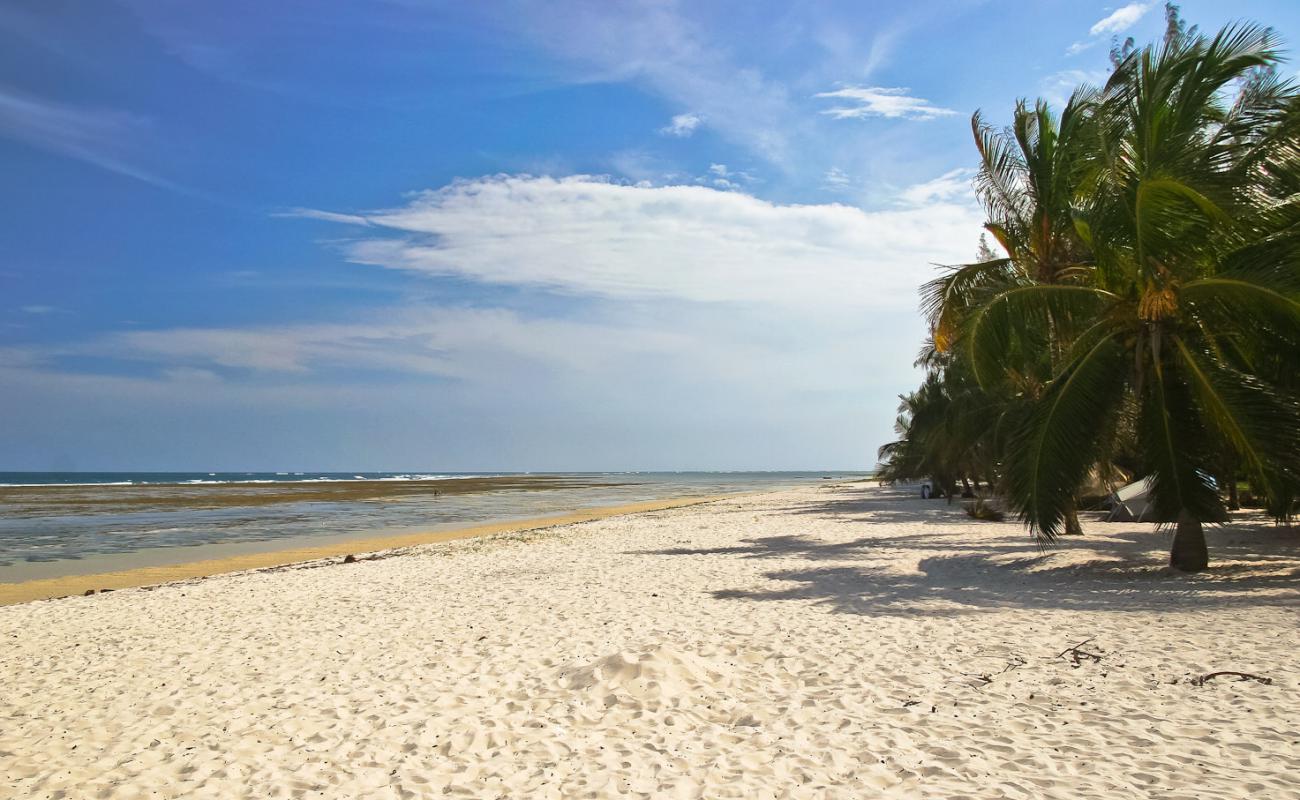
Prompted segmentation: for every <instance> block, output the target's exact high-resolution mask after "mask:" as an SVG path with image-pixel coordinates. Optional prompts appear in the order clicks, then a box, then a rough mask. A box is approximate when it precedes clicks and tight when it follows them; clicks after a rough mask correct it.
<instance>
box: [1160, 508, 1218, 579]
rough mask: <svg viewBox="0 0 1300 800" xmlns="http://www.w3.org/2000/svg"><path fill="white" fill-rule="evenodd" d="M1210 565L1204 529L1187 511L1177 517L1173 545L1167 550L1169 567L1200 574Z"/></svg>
mask: <svg viewBox="0 0 1300 800" xmlns="http://www.w3.org/2000/svg"><path fill="white" fill-rule="evenodd" d="M1209 565H1210V552H1209V548H1208V547H1206V544H1205V527H1204V525H1202V523H1201V521H1200V520H1199V519H1197V518H1196V517H1195V516H1193V515H1191V514H1190V513H1188V512H1187V511H1183V512H1182V513H1181V514H1179V516H1178V524H1177V526H1176V527H1175V528H1174V544H1173V547H1172V548H1170V550H1169V566H1171V567H1173V568H1174V569H1178V570H1182V571H1183V572H1200V571H1201V570H1203V569H1205V568H1206V567H1208V566H1209Z"/></svg>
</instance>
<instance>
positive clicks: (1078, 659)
mask: <svg viewBox="0 0 1300 800" xmlns="http://www.w3.org/2000/svg"><path fill="white" fill-rule="evenodd" d="M1091 641H1092V637H1088V638H1087V639H1084V640H1083V641H1082V642H1079V643H1078V644H1076V645H1071V646H1070V647H1067V648H1065V649H1064V650H1062V651H1061V652H1059V653H1057V654H1056V657H1057V658H1065V655H1066V653H1069V654H1070V658H1071V659H1072V660H1073V661H1074V663H1073V664H1072V665H1071V666H1074V667H1078V666H1079V665H1080V664H1082V663H1083V659H1085V658H1090V659H1092V661H1093V663H1094V664H1095V663H1097V662H1098V661H1101V654H1100V653H1090V652H1088V651H1087V650H1083V649H1081V648H1082V647H1083V646H1084V645H1085V644H1087V643H1088V642H1091Z"/></svg>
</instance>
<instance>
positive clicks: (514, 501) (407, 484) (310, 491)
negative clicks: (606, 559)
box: [0, 471, 869, 583]
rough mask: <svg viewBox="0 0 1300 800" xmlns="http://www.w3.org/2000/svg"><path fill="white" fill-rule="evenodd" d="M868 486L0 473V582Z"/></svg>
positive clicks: (526, 476)
mask: <svg viewBox="0 0 1300 800" xmlns="http://www.w3.org/2000/svg"><path fill="white" fill-rule="evenodd" d="M867 477H869V473H855V472H626V473H622V472H620V473H609V472H600V473H544V474H543V473H446V472H434V471H430V472H419V471H412V472H0V583H10V582H16V581H22V580H32V579H36V578H50V577H59V576H63V575H77V574H88V573H92V572H101V571H108V570H114V569H127V568H131V567H134V566H146V565H157V564H169V563H183V562H186V561H197V560H201V559H206V558H219V557H225V556H229V555H235V554H239V553H247V552H258V551H267V550H279V549H288V548H291V547H298V546H309V545H311V544H317V543H325V542H327V541H330V540H344V539H357V538H363V537H366V536H372V535H373V536H382V535H391V534H398V533H413V532H422V531H433V530H442V529H452V528H458V527H465V526H469V525H477V524H484V523H491V522H500V521H507V520H514V519H528V518H532V517H542V516H550V515H555V514H563V513H566V512H571V511H575V510H579V509H590V508H597V507H601V506H614V505H623V504H627V503H636V502H643V501H649V500H662V499H666V498H671V497H691V496H707V495H717V494H729V493H735V492H747V491H761V490H771V489H780V488H785V487H793V486H801V485H808V484H812V483H817V482H821V481H825V480H850V479H855V478H867Z"/></svg>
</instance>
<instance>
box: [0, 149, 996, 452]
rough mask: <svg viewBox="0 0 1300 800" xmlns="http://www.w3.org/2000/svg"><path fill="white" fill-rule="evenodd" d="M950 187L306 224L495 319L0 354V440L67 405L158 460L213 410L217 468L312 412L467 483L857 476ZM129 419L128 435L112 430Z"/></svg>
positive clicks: (909, 325) (943, 238)
mask: <svg viewBox="0 0 1300 800" xmlns="http://www.w3.org/2000/svg"><path fill="white" fill-rule="evenodd" d="M709 174H710V175H713V176H717V177H719V178H720V179H721V178H722V176H723V175H725V176H726V179H730V178H733V177H735V176H736V175H737V171H736V170H734V169H733V168H732V167H730V166H727V165H725V164H717V165H716V167H715V168H711V169H710V171H709ZM952 177H953V176H952V174H949V175H947V176H940V178H939V179H937V180H936V181H931V182H927V183H926V184H923V186H924V187H927V188H918V189H915V190H909V191H908V192H904V196H905V197H906V198H910V200H906V201H904V202H905V203H908V204H906V205H899V206H897V207H895V208H892V209H890V210H884V211H870V212H869V211H864V210H862V209H859V208H853V207H849V206H844V205H838V204H824V205H785V204H777V203H771V202H768V201H764V200H760V199H758V198H755V197H752V196H750V195H747V194H744V193H743V192H740V191H729V192H724V191H718V190H716V189H712V188H707V187H704V186H658V187H652V186H651V187H647V186H631V185H625V184H619V183H614V182H611V181H609V180H606V179H600V178H593V177H586V176H571V177H568V178H536V177H523V176H497V177H487V178H480V179H477V180H470V181H461V182H457V183H453V184H451V185H449V186H445V187H443V188H441V189H438V190H435V191H429V192H424V193H420V194H415V195H412V196H411V197H410V199H409V200H408V201H407V202H406V203H405V204H404V205H403V206H400V207H398V208H394V209H390V210H382V211H376V212H373V213H368V214H341V215H317V214H311V215H310V216H313V217H314V218H317V219H325V220H328V221H330V222H333V223H336V224H339V225H340V226H343V225H348V226H352V230H354V231H356V232H357V234H358V235H361V236H377V238H365V239H361V240H352V241H351V242H344V243H343V244H342V245H341V246H343V247H345V248H346V252H347V253H348V254H349V255H350V256H351V257H352V258H353V259H355V260H358V261H363V262H367V263H373V264H378V265H382V266H384V267H389V268H395V269H401V270H407V271H411V272H413V273H415V274H417V275H429V276H450V277H454V278H457V279H461V280H469V281H473V282H476V283H481V284H491V285H498V286H507V287H510V288H511V289H512V292H511V293H510V296H511V297H512V301H511V302H512V307H511V308H502V307H462V306H448V305H447V304H445V303H443V304H440V305H433V306H429V305H418V304H416V303H415V302H413V301H408V302H407V303H405V304H402V305H395V306H391V307H383V308H371V309H370V310H368V311H366V312H364V313H360V312H359V313H353V314H351V315H349V316H348V317H346V318H342V319H334V320H330V321H325V322H315V323H302V324H266V325H258V326H242V327H241V326H229V327H205V328H170V329H162V330H158V329H154V330H130V331H122V332H118V333H115V334H112V335H108V336H103V337H100V338H97V339H93V340H89V341H81V342H76V343H72V344H60V345H51V346H47V347H45V348H33V347H11V348H8V349H5V348H0V380H3V381H4V382H5V385H6V387H7V391H6V393H4V394H5V396H4V397H0V411H5V412H6V413H8V414H9V418H11V419H15V420H18V421H17V422H16V423H15V425H13V426H9V430H25V429H29V428H31V429H40V430H52V431H61V430H63V429H61V428H59V427H58V426H51V425H50V423H49V420H51V419H55V418H60V417H63V416H69V415H70V416H75V414H71V412H70V411H69V410H68V409H71V408H76V407H81V406H87V405H89V406H93V407H94V408H95V409H99V410H98V411H96V412H95V413H96V416H95V417H94V422H93V424H91V422H86V425H87V426H89V429H92V430H109V431H119V430H120V431H124V432H125V433H123V436H127V435H135V436H140V435H145V436H154V432H155V428H154V426H153V421H154V420H158V422H157V428H156V431H157V436H156V439H157V444H158V446H159V447H161V448H163V450H160V451H159V452H164V451H166V452H172V451H171V450H167V449H166V448H168V447H169V445H168V444H167V442H169V441H171V440H173V439H177V437H178V436H180V438H181V439H182V440H184V436H181V433H182V432H184V431H185V430H187V429H189V427H190V426H192V425H193V420H194V419H202V420H203V426H204V427H203V429H204V430H210V429H211V425H212V424H213V423H212V422H211V420H212V419H213V418H214V417H213V415H219V414H226V413H227V412H229V414H228V416H229V417H230V418H229V420H228V421H227V422H226V423H223V424H227V425H228V433H225V434H223V435H222V436H221V437H217V438H218V439H219V441H216V442H214V443H213V444H212V445H211V446H212V447H216V448H218V451H219V452H223V453H230V454H231V455H230V456H229V457H231V458H239V457H244V458H251V457H252V456H241V455H240V454H244V453H246V454H263V453H265V452H267V450H266V447H267V437H268V436H270V437H271V438H273V439H276V434H275V433H274V430H275V427H274V425H275V420H276V419H277V414H279V413H280V412H281V411H283V413H293V414H299V413H304V409H314V410H311V411H310V412H309V413H313V414H317V413H318V414H323V415H328V416H327V418H326V417H322V418H321V420H322V421H321V424H322V425H326V426H327V427H328V428H329V429H330V430H338V431H342V432H343V433H340V434H339V435H340V436H345V435H348V434H346V432H347V431H353V430H355V431H357V437H356V438H357V441H356V442H355V443H354V444H355V447H356V448H360V450H358V451H364V452H367V453H375V454H378V455H376V456H375V458H376V459H379V458H380V457H381V456H382V457H383V458H386V459H388V463H389V464H391V463H392V460H393V459H398V460H399V461H401V462H402V463H422V462H421V460H420V459H421V458H426V459H427V458H428V457H429V454H430V453H434V454H436V455H437V456H438V458H439V459H442V458H452V459H455V463H456V464H457V465H458V466H462V467H463V468H471V466H472V465H476V466H477V468H482V469H500V468H502V465H503V464H513V465H516V468H536V469H544V468H551V469H557V468H568V469H592V468H603V467H608V468H629V467H634V468H635V467H638V466H640V467H645V468H654V467H659V468H685V467H697V468H745V467H755V466H768V467H776V466H792V467H793V466H801V465H806V464H809V463H821V464H828V463H829V464H841V465H851V464H859V465H869V464H870V463H871V462H872V458H873V454H874V448H875V446H876V445H877V444H879V442H880V441H883V439H884V437H886V436H887V435H888V433H889V423H890V421H891V420H892V419H893V407H894V405H895V402H896V400H895V396H896V395H897V393H898V392H899V391H902V390H904V389H906V388H907V387H908V386H909V385H911V384H912V382H913V381H914V379H915V375H914V372H913V369H912V367H911V362H912V358H913V356H914V353H915V349H916V347H917V344H918V342H919V341H920V339H921V337H922V336H923V335H924V332H923V322H922V321H921V319H920V317H919V315H917V314H916V310H915V309H916V302H917V299H916V294H915V292H916V287H917V285H918V284H920V283H921V282H922V281H924V280H927V279H929V278H930V277H932V275H933V270H932V268H931V267H930V266H929V264H930V263H932V262H947V263H956V262H959V261H962V260H966V259H968V258H969V256H970V253H971V252H973V251H974V248H975V243H976V241H977V238H978V234H979V230H980V228H979V223H980V216H979V214H978V213H977V212H976V210H975V209H973V208H971V207H970V206H969V205H968V204H964V203H962V202H953V198H955V197H956V194H955V192H953V191H949V190H948V189H946V188H944V187H942V186H941V185H940V184H941V183H942V181H944V180H945V179H951V178H952ZM916 203H921V204H919V205H918V204H916ZM435 285H436V284H435ZM557 293H558V294H564V295H567V297H566V298H565V299H563V300H562V301H561V302H557V301H556V297H555V295H556V294H557ZM492 295H493V293H487V294H483V293H480V294H479V296H480V297H491V296H492ZM87 363H100V364H102V365H103V367H102V369H103V372H102V373H100V374H93V373H88V372H86V371H85V364H87ZM108 372H112V373H114V374H103V373H108ZM362 373H365V374H364V375H362ZM217 388H219V389H220V391H217V390H216V389H217ZM106 397H111V398H116V400H115V401H114V402H105V401H104V398H106ZM86 398H98V400H99V402H98V403H95V404H87V403H86V402H85V399H86ZM682 398H689V402H681V400H682ZM118 401H120V402H118ZM127 407H129V408H131V409H133V411H132V413H133V414H134V415H136V416H137V417H138V416H139V415H140V414H146V415H148V417H149V418H150V420H151V426H150V428H149V430H148V431H139V430H136V429H134V428H132V427H131V426H130V425H127V424H126V423H124V422H123V421H122V419H121V418H119V417H117V416H114V415H115V413H116V412H114V411H113V410H112V409H116V408H127ZM249 408H253V409H258V410H260V412H261V413H260V415H259V414H252V415H247V414H243V410H244V409H249ZM222 409H224V411H223V410H222ZM231 409H234V411H231ZM268 409H270V410H271V411H269V412H268ZM575 410H577V412H576V413H575ZM236 412H238V413H236ZM223 419H224V417H223ZM630 419H631V420H637V424H636V425H634V426H631V425H629V424H628V420H630ZM326 420H327V421H326ZM250 425H263V427H262V428H261V429H254V428H251V427H249V426H250ZM380 425H382V426H386V427H385V430H387V431H388V433H387V434H386V438H385V436H380V435H378V434H376V433H375V429H374V426H380ZM267 426H270V427H267ZM223 430H226V429H223ZM133 431H134V432H133ZM363 434H364V435H363ZM51 436H53V434H51V435H50V436H46V437H44V438H43V439H42V440H41V443H42V450H41V451H42V452H43V451H44V450H45V449H48V447H50V446H52V445H50V443H49V441H48V440H49V439H50V438H51ZM55 438H57V437H55ZM66 438H67V440H68V442H74V441H75V440H76V436H73V435H72V434H71V433H70V434H69V435H68V436H67V437H66ZM380 439H382V440H383V443H379V440H380ZM6 441H7V440H5V439H4V437H3V436H0V444H4V443H5V442H6ZM124 441H125V440H124ZM131 441H133V442H134V441H136V440H131ZM151 441H152V440H151ZM186 441H188V440H186ZM276 441H280V440H279V439H276ZM340 441H342V440H335V439H332V438H331V437H318V436H312V437H311V440H310V443H309V444H304V445H303V447H304V448H306V449H305V450H302V451H300V452H305V453H312V454H314V455H313V458H314V459H315V460H316V463H338V462H339V461H341V460H345V459H346V458H347V457H349V456H351V455H352V454H353V453H354V450H352V449H349V448H348V447H345V446H343V445H341V444H339V442H340ZM570 441H572V442H573V443H574V445H573V447H568V445H567V444H566V443H567V442H570ZM136 446H138V442H136ZM331 447H341V448H342V449H339V450H337V451H334V450H331V449H330V448H331ZM314 448H319V449H314ZM175 452H176V455H175V456H174V457H175V458H177V459H182V460H183V458H184V457H185V452H183V451H182V450H176V451H175ZM257 457H261V456H260V455H258V456H257ZM719 459H722V460H721V461H720V460H719ZM375 468H378V467H375Z"/></svg>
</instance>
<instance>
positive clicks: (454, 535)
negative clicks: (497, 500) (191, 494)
mask: <svg viewBox="0 0 1300 800" xmlns="http://www.w3.org/2000/svg"><path fill="white" fill-rule="evenodd" d="M735 496H738V495H734V494H732V495H725V494H724V495H709V496H704V497H677V498H672V499H668V500H651V501H647V502H643V503H628V504H626V505H619V506H603V507H599V508H592V509H587V510H584V511H575V512H573V513H571V514H562V515H558V516H550V517H535V518H532V519H522V520H511V521H509V522H494V523H489V524H486V525H474V526H472V527H468V528H457V529H454V530H442V531H428V532H424V533H406V534H399V535H395V536H379V537H367V538H361V539H349V540H346V541H341V542H330V543H328V544H322V545H316V546H312V547H298V548H293V549H289V550H275V551H271V552H264V553H245V554H242V555H237V556H230V557H228V558H215V559H209V560H206V561H191V562H188V563H184V564H166V565H161V566H151V567H137V568H135V569H127V570H119V571H116V572H100V573H95V574H90V575H67V576H63V577H58V578H42V579H39V580H31V581H22V582H20V583H0V606H5V605H13V604H15V603H27V602H30V601H32V600H47V599H50V598H53V597H67V596H69V595H78V594H85V593H86V592H87V591H88V590H96V591H98V590H100V589H132V588H136V587H140V586H154V585H157V584H160V583H171V582H174V581H183V580H191V579H194V578H206V577H208V576H210V575H220V574H223V573H227V572H243V571H245V570H253V569H267V568H269V567H282V566H285V565H288V564H297V563H300V562H303V561H315V560H317V559H322V558H338V557H342V556H347V555H353V554H361V553H374V552H378V551H381V550H395V549H397V548H401V547H414V546H416V545H422V544H436V543H438V542H450V541H454V540H456V539H471V538H474V537H477V536H492V535H495V534H500V533H518V532H521V531H532V530H539V529H542V528H554V527H557V526H560V525H572V524H574V523H578V522H590V521H592V520H598V519H606V518H608V517H617V516H622V515H625V514H641V513H645V512H648V511H662V510H664V509H668V508H682V507H684V506H693V505H699V504H701V503H711V502H714V501H715V500H721V499H723V498H725V497H735Z"/></svg>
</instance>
